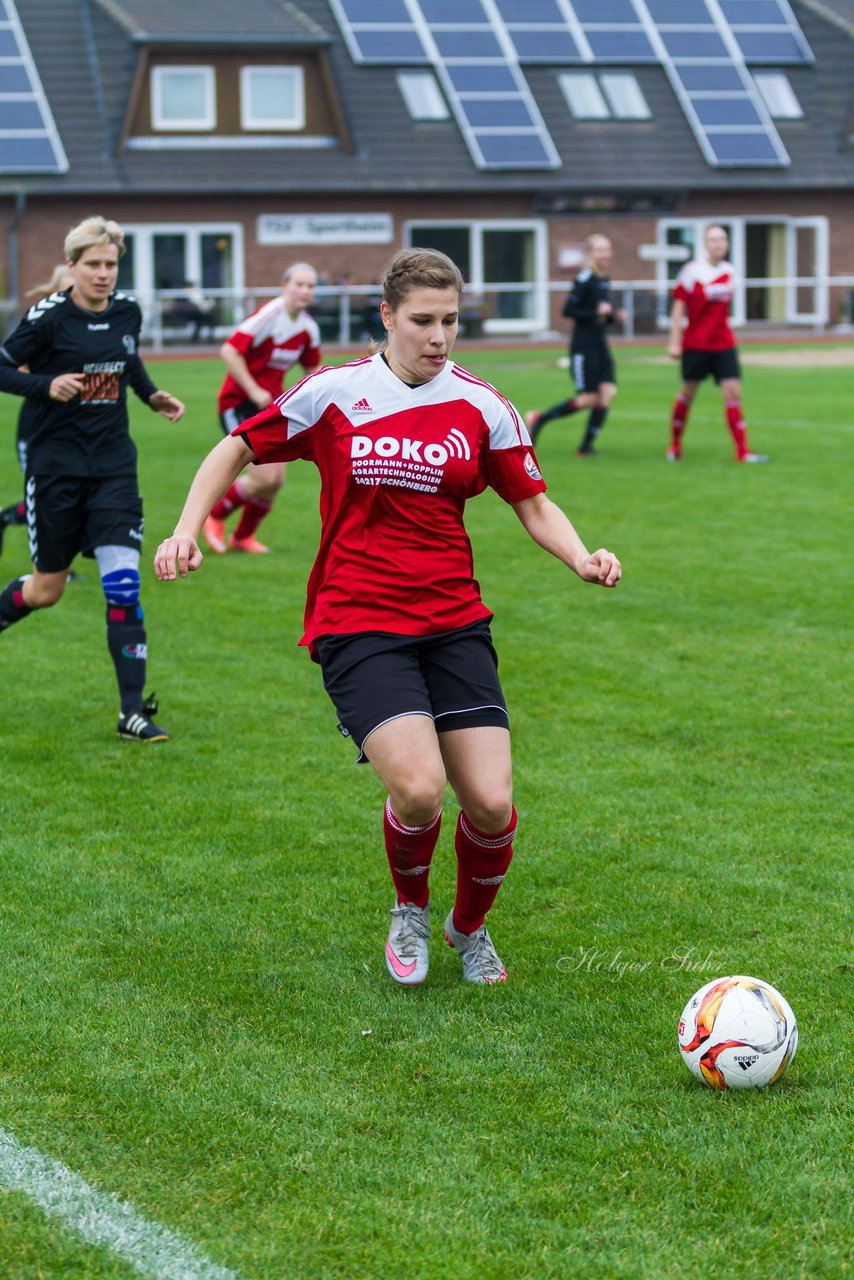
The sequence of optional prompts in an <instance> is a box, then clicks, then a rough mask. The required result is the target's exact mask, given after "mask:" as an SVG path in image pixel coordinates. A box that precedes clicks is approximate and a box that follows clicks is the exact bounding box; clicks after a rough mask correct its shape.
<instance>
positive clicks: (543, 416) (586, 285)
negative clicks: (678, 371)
mask: <svg viewBox="0 0 854 1280" xmlns="http://www.w3.org/2000/svg"><path fill="white" fill-rule="evenodd" d="M585 247H586V249H587V261H586V264H585V266H584V268H583V269H582V270H581V271H579V273H578V275H577V276H576V277H575V282H574V283H573V286H572V289H571V290H570V292H569V296H568V298H567V299H566V302H565V303H564V306H563V314H564V315H565V316H569V317H571V318H572V319H573V320H574V321H575V327H574V329H573V331H572V341H571V343H570V348H569V354H570V359H571V364H572V376H573V378H574V379H575V386H576V394H575V395H574V396H573V397H572V398H571V399H570V400H561V401H560V403H559V404H555V405H552V407H551V408H550V409H544V410H543V411H542V412H537V410H535V409H532V410H531V411H530V413H527V414H526V415H525V420H526V422H527V424H528V430H529V431H530V433H531V441H532V442H535V441H536V439H537V436H538V435H539V434H540V432H541V431H542V429H543V427H544V426H545V425H546V423H547V422H551V421H552V419H553V418H565V417H567V416H568V415H569V414H571V413H577V412H578V411H579V409H589V410H590V416H589V417H588V419H587V429H586V431H585V432H584V435H583V437H582V440H581V443H580V444H579V446H578V448H577V449H576V451H575V452H576V453H577V454H578V455H579V457H585V456H588V455H590V454H595V453H596V452H597V449H596V447H595V442H596V437H597V436H598V435H599V432H600V431H601V430H602V427H603V426H604V425H605V419H606V418H607V416H608V409H609V408H610V406H611V402H612V400H613V399H614V396H615V395H616V394H617V375H616V372H615V369H614V357H613V356H612V355H611V350H610V347H609V346H608V339H607V337H606V329H607V326H608V325H609V324H611V323H612V322H613V321H614V320H619V321H622V320H623V319H624V318H625V313H624V312H623V310H622V309H617V310H615V309H614V305H613V303H612V302H611V281H610V280H609V279H608V275H607V271H608V267H609V265H610V262H611V241H610V240H609V239H608V237H607V236H603V235H592V236H588V237H587V240H586V241H585Z"/></svg>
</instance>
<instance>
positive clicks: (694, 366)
mask: <svg viewBox="0 0 854 1280" xmlns="http://www.w3.org/2000/svg"><path fill="white" fill-rule="evenodd" d="M709 377H712V378H714V380H715V382H726V381H728V380H729V379H730V378H740V377H741V366H740V364H739V362H738V352H737V351H736V349H735V347H727V348H726V349H725V350H724V351H683V352H682V381H683V382H703V381H704V380H705V379H706V378H709Z"/></svg>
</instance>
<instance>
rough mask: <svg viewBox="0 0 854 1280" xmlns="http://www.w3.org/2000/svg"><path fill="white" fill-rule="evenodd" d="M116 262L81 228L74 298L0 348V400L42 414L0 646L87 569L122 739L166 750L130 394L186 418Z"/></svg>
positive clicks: (118, 248)
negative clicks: (151, 360)
mask: <svg viewBox="0 0 854 1280" xmlns="http://www.w3.org/2000/svg"><path fill="white" fill-rule="evenodd" d="M123 252H124V232H123V231H122V229H121V227H120V226H118V224H117V223H115V222H108V221H106V220H105V219H104V218H86V219H85V220H84V221H83V222H81V223H80V224H79V226H77V227H74V228H72V230H71V231H70V232H69V233H68V235H67V236H66V239H65V256H66V259H67V262H68V269H69V273H70V275H71V276H72V278H73V281H74V283H73V284H72V286H71V288H70V289H66V290H61V291H60V292H57V293H52V294H50V295H49V296H48V297H47V298H45V299H43V300H42V301H41V302H39V303H36V304H35V305H34V306H32V307H31V308H30V310H29V311H28V312H27V314H26V316H25V317H24V319H23V320H22V321H21V323H20V324H19V325H18V327H17V329H16V330H15V332H14V333H13V334H12V335H11V337H9V338H7V340H6V342H5V343H4V344H3V346H2V347H0V391H8V392H11V393H12V394H14V395H20V396H26V397H27V398H28V399H31V400H34V401H35V400H37V401H38V403H39V412H38V414H37V416H36V417H35V419H34V421H33V423H32V430H31V434H30V441H29V446H28V450H27V475H26V504H27V526H28V530H29V536H30V552H31V555H32V558H33V572H32V574H27V575H26V576H24V577H20V578H15V579H14V580H13V581H12V582H10V583H8V585H7V586H6V587H5V588H4V590H3V591H2V592H0V634H2V632H3V631H5V630H6V629H7V628H8V627H10V626H12V625H13V623H15V622H20V621H21V619H22V618H25V617H26V616H27V614H29V613H31V612H32V611H33V610H34V609H44V608H50V607H51V606H52V605H55V604H56V603H57V602H58V601H59V599H60V598H61V596H62V593H63V591H64V589H65V583H66V575H67V571H68V567H69V565H70V564H71V562H72V560H73V559H74V557H75V555H77V553H78V552H80V551H82V553H83V554H84V555H86V556H91V557H94V559H95V560H96V561H97V563H98V569H99V571H100V574H101V582H102V585H103V588H104V594H105V596H106V599H107V645H108V647H109V650H110V654H111V656H112V659H113V663H114V665H115V669H116V677H117V680H118V685H119V695H120V698H121V711H120V715H119V722H118V732H119V736H120V737H122V738H129V739H134V740H137V741H141V742H163V741H165V740H166V739H168V737H169V734H168V733H167V732H166V731H165V730H164V729H161V728H160V727H159V726H158V725H156V724H154V722H153V720H152V716H153V715H155V714H156V712H157V707H156V704H155V703H154V700H153V698H149V699H147V700H145V699H144V697H143V690H144V688H145V669H146V658H147V653H148V647H147V642H146V634H145V627H144V625H143V616H142V609H141V607H140V604H139V553H140V548H141V546H142V523H143V521H142V499H141V498H140V496H139V486H138V483H137V476H136V446H135V445H134V443H133V441H132V440H131V438H130V434H129V430H128V412H127V387H128V384H130V386H131V387H132V388H133V390H134V391H135V393H136V394H137V395H138V396H139V398H140V399H141V400H144V401H145V403H146V404H148V405H150V406H151V408H152V409H153V410H154V411H155V412H156V413H159V414H161V415H162V416H163V417H164V418H168V419H170V421H173V422H177V421H178V419H179V418H181V417H182V416H183V413H184V406H183V404H182V403H181V401H180V400H176V399H175V397H174V396H171V395H170V394H169V393H168V392H167V391H158V389H157V388H156V387H155V385H154V383H153V382H152V381H151V379H150V378H149V376H148V373H147V372H146V369H145V366H144V365H143V363H142V360H141V359H140V357H139V353H138V344H139V331H140V326H141V323H142V315H141V312H140V309H139V305H138V303H137V302H136V300H135V299H134V298H132V297H130V296H129V295H128V294H125V293H121V292H117V291H116V278H117V276H118V269H119V257H120V255H121V254H122V253H123ZM20 365H26V366H27V367H28V369H29V370H30V372H29V373H24V372H22V371H21V369H20V368H19V366H20Z"/></svg>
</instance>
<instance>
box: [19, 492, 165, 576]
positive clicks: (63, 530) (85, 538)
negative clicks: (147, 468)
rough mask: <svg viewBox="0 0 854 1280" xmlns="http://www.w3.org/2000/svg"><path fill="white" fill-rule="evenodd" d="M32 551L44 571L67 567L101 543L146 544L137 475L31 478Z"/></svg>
mask: <svg viewBox="0 0 854 1280" xmlns="http://www.w3.org/2000/svg"><path fill="white" fill-rule="evenodd" d="M26 503H27V529H28V532H29V535H30V555H31V556H32V558H33V564H34V565H35V566H36V568H37V569H38V570H39V571H40V572H41V573H59V572H60V571H61V570H63V569H67V568H68V566H69V565H70V564H71V562H72V560H73V559H74V557H75V556H76V555H78V554H79V553H80V552H82V553H83V555H84V556H89V557H91V556H93V555H94V553H95V548H96V547H133V548H134V549H135V550H136V551H139V550H140V549H141V547H142V526H143V518H142V498H141V497H140V494H139V486H138V484H137V480H136V476H44V475H42V476H27V484H26Z"/></svg>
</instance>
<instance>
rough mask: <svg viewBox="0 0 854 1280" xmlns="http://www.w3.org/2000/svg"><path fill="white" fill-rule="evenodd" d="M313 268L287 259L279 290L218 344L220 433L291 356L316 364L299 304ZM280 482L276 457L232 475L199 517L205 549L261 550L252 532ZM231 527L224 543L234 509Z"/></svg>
mask: <svg viewBox="0 0 854 1280" xmlns="http://www.w3.org/2000/svg"><path fill="white" fill-rule="evenodd" d="M316 288H317V272H316V271H315V269H314V267H311V266H309V264H308V263H307V262H294V263H292V264H291V266H289V267H287V268H286V269H285V271H284V272H283V274H282V292H281V293H280V295H279V296H278V297H277V298H271V299H270V301H269V302H265V303H264V305H263V306H262V307H259V308H258V310H257V311H253V312H252V314H251V315H250V316H247V317H246V319H245V320H244V321H243V323H242V324H241V325H239V326H238V327H237V329H235V331H234V333H233V334H232V335H231V337H230V338H228V339H227V340H226V341H225V342H224V343H223V344H222V346H221V347H220V352H219V354H220V355H221V356H222V358H223V360H224V362H225V367H226V369H227V370H228V373H227V375H226V378H225V381H224V382H223V384H222V386H221V387H220V391H219V398H218V402H217V404H218V408H219V418H220V422H221V424H222V429H223V431H225V432H226V433H227V432H229V431H233V430H234V428H235V427H236V426H237V425H238V424H239V423H241V422H243V421H245V420H246V418H251V417H253V416H254V415H255V414H256V413H257V412H258V410H259V409H266V408H267V406H268V405H269V404H272V402H273V401H274V400H275V398H276V396H278V395H281V393H282V382H283V380H284V377H285V374H286V373H287V372H288V370H289V369H291V368H293V366H294V365H295V364H296V363H297V362H299V363H300V364H301V365H302V367H303V369H305V370H306V371H308V370H310V369H316V368H317V367H318V366H319V364H320V329H319V328H318V327H317V322H316V321H315V320H313V319H312V317H311V316H310V315H309V314H308V312H307V311H306V310H305V308H306V307H307V306H308V305H309V304H310V303H311V301H312V299H313V298H314V291H315V289H316ZM284 481H285V464H284V462H266V463H263V464H262V465H261V466H257V467H253V469H252V471H251V472H250V473H249V474H248V475H245V476H240V477H239V478H238V479H237V480H235V482H234V484H233V485H232V486H231V487H230V489H229V490H228V493H226V494H225V495H224V497H223V498H221V500H220V501H219V502H218V503H217V504H216V506H215V507H214V509H213V511H212V512H211V514H210V515H209V516H208V518H207V520H206V521H205V538H206V539H207V543H208V546H209V547H210V549H211V551H216V552H217V554H219V555H222V554H223V553H224V552H225V551H227V550H228V549H231V550H232V551H250V552H255V553H263V552H265V551H268V550H269V547H265V546H264V543H263V542H259V541H258V539H257V538H256V537H255V533H256V530H257V528H258V526H259V524H260V523H261V521H262V520H263V519H264V518H265V517H266V516H267V515H268V514H269V512H270V509H271V507H272V505H273V503H274V502H275V499H276V494H277V493H278V492H279V490H280V489H281V487H282V485H283V484H284ZM241 508H242V511H241V516H240V520H239V521H238V524H237V528H236V529H235V530H234V533H232V535H231V537H230V538H229V539H228V541H227V542H226V536H225V522H226V520H227V518H228V517H229V516H230V515H231V514H232V512H234V511H237V510H238V509H241Z"/></svg>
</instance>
